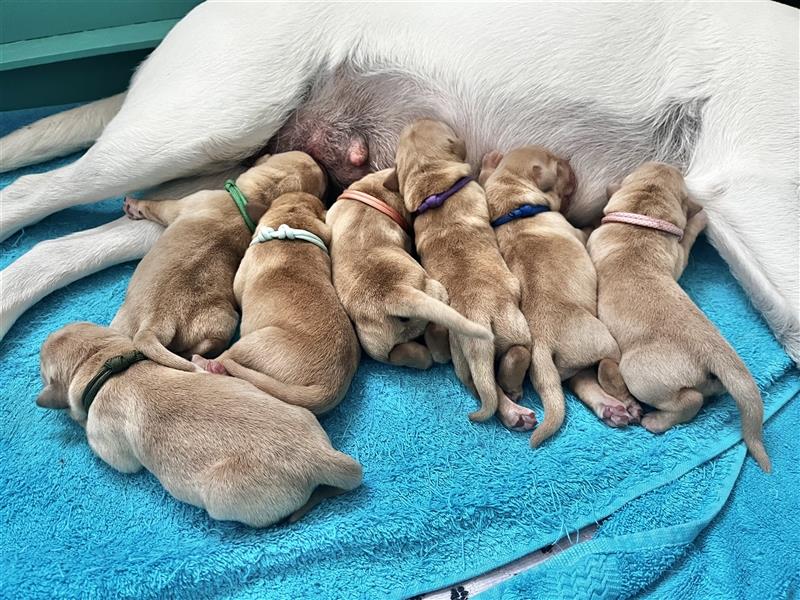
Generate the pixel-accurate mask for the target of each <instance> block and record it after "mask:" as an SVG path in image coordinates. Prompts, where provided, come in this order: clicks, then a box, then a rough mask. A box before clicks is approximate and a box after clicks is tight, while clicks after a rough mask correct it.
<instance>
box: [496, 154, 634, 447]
mask: <svg viewBox="0 0 800 600" xmlns="http://www.w3.org/2000/svg"><path fill="white" fill-rule="evenodd" d="M480 183H481V185H483V186H484V188H485V190H486V199H487V201H488V203H489V217H490V219H491V220H495V219H497V218H499V217H501V216H502V215H505V214H506V213H508V212H510V211H512V210H514V209H516V208H518V207H520V206H522V205H523V204H529V205H533V206H538V205H543V206H547V207H549V209H550V211H549V212H545V213H541V214H539V215H536V216H534V217H530V218H524V219H516V220H514V221H511V222H509V223H506V224H503V225H500V226H498V227H495V233H496V234H497V243H498V245H499V247H500V252H501V254H502V255H503V259H504V260H505V261H506V264H507V265H508V268H509V269H510V270H511V272H512V273H513V274H514V275H515V276H516V277H517V279H518V280H519V282H520V285H521V287H522V296H521V303H520V308H521V309H522V313H523V314H524V315H525V319H526V320H527V322H528V327H529V328H530V331H531V339H532V343H533V347H532V353H531V367H530V379H531V383H532V384H533V387H534V389H535V390H536V393H537V394H539V397H540V398H541V400H542V405H543V407H544V419H543V420H542V422H541V423H540V424H539V425H538V426H537V427H536V430H535V431H534V432H533V435H532V436H531V445H532V446H534V447H535V446H538V445H540V444H541V443H542V442H544V441H545V440H547V439H548V438H549V437H551V436H552V435H553V434H554V433H555V432H556V431H558V429H559V428H560V427H561V424H562V422H563V421H564V412H565V403H564V390H563V388H562V387H561V381H562V380H565V379H570V378H576V377H577V379H576V383H577V386H576V389H575V391H576V392H577V393H579V397H580V398H581V400H582V401H583V402H584V403H585V404H586V405H587V406H589V408H591V409H592V411H594V413H595V414H596V415H597V416H598V418H600V419H601V420H603V421H604V422H605V423H606V424H608V425H611V426H613V427H618V426H622V425H628V424H629V423H632V422H637V421H638V419H639V417H640V414H641V409H640V407H639V405H638V404H637V403H636V402H635V400H632V399H631V398H630V397H629V396H626V397H625V400H626V402H627V405H626V404H625V403H623V402H621V401H620V400H617V399H616V398H613V397H610V396H609V395H608V394H606V393H605V392H604V391H603V390H602V388H600V386H599V384H598V383H597V379H596V375H595V373H594V366H595V365H596V364H597V363H598V362H599V361H600V360H601V359H603V358H612V359H614V360H619V348H618V347H617V343H616V341H614V338H613V337H611V334H610V333H609V332H608V329H606V327H605V325H603V324H602V323H601V322H600V320H599V319H598V318H597V280H596V275H595V270H594V265H593V264H592V260H591V258H589V253H588V252H587V250H586V247H585V243H586V236H585V234H584V233H583V232H582V231H581V230H579V229H575V228H574V227H573V226H572V225H570V224H569V223H568V222H567V220H566V218H564V216H563V215H562V214H561V212H560V211H561V209H562V208H563V207H564V206H565V205H566V204H567V203H568V202H569V197H570V196H571V194H572V193H573V192H574V190H575V175H574V174H573V172H572V169H571V168H570V166H569V162H568V161H566V160H564V159H563V158H559V157H557V156H555V155H553V154H552V153H550V152H548V151H547V150H546V149H544V148H541V147H537V146H527V147H523V148H517V149H515V150H512V151H511V152H509V153H507V154H505V155H501V154H500V153H498V152H492V153H489V154H487V155H486V156H485V157H484V159H483V169H482V170H481V174H480ZM578 374H580V375H578Z"/></svg>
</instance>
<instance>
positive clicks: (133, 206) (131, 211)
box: [122, 196, 144, 221]
mask: <svg viewBox="0 0 800 600" xmlns="http://www.w3.org/2000/svg"><path fill="white" fill-rule="evenodd" d="M122 210H124V211H125V214H126V215H128V218H129V219H133V220H134V221H139V220H141V219H144V215H142V211H140V210H139V201H138V200H136V199H135V198H131V197H130V196H125V201H124V202H123V203H122Z"/></svg>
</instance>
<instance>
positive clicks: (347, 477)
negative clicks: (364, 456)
mask: <svg viewBox="0 0 800 600" xmlns="http://www.w3.org/2000/svg"><path fill="white" fill-rule="evenodd" d="M330 459H331V460H330V464H328V465H326V466H324V467H322V468H324V469H325V472H324V473H322V474H321V477H320V479H321V481H322V483H320V485H318V486H317V488H316V489H315V490H314V492H313V493H312V494H311V497H310V498H309V499H308V502H306V503H305V504H304V505H303V506H301V507H300V508H298V509H297V510H296V511H294V512H293V513H292V514H291V515H290V516H289V522H290V523H294V522H295V521H298V520H300V519H302V518H303V517H304V516H305V515H306V513H308V511H310V510H311V509H313V508H314V507H315V506H316V505H317V504H319V503H320V502H322V501H323V500H325V499H326V498H332V497H333V496H338V495H339V494H343V493H344V492H349V491H350V490H354V489H355V488H357V487H358V486H360V485H361V480H362V477H363V473H362V469H361V465H360V464H359V463H358V462H357V461H356V460H354V459H353V458H351V457H349V456H347V454H343V453H342V452H338V451H336V450H334V451H333V454H332V455H331V457H330Z"/></svg>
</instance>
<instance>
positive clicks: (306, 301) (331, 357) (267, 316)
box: [193, 192, 360, 414]
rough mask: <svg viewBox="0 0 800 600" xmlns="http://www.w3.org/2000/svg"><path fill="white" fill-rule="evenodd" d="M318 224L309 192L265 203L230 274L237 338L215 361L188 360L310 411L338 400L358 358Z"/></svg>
mask: <svg viewBox="0 0 800 600" xmlns="http://www.w3.org/2000/svg"><path fill="white" fill-rule="evenodd" d="M324 219H325V209H324V207H323V205H322V201H321V200H320V199H319V198H318V197H317V196H314V195H311V194H307V193H304V192H296V193H294V192H293V193H289V194H284V195H282V196H280V197H279V198H277V199H275V200H274V201H273V202H272V206H271V208H270V209H269V210H268V211H267V212H266V213H264V216H263V217H261V221H260V222H259V225H258V229H257V231H256V235H255V236H254V238H253V241H252V243H251V246H250V248H249V249H248V250H247V253H246V254H245V257H244V259H243V260H242V264H241V266H240V267H239V270H238V271H237V272H236V279H235V281H234V292H235V294H236V299H237V300H238V301H239V304H240V306H241V307H242V325H241V334H242V337H241V339H240V340H239V341H238V342H236V343H235V344H234V345H233V346H231V347H230V348H229V349H228V350H226V351H225V352H223V353H222V354H221V355H220V356H219V358H218V359H216V360H207V359H206V358H204V357H202V356H195V357H194V358H193V361H194V362H195V363H196V364H197V365H199V366H200V367H202V368H204V369H206V370H208V371H211V372H213V373H221V374H224V373H228V374H230V375H233V376H234V377H239V378H241V379H244V380H246V381H249V382H250V383H252V384H253V385H255V386H256V387H257V388H259V389H261V390H264V391H265V392H267V393H268V394H272V395H273V396H276V397H277V398H280V399H281V400H283V401H285V402H289V403H290V404H296V405H298V406H303V407H305V408H307V409H309V410H310V411H311V412H313V413H315V414H322V413H324V412H327V411H329V410H330V409H332V408H333V407H334V406H336V405H337V404H338V403H339V402H340V401H341V400H342V398H343V397H344V395H345V392H346V391H347V388H348V387H349V386H350V380H351V379H352V378H353V375H354V374H355V372H356V367H357V366H358V359H359V354H360V349H359V346H358V339H356V335H355V333H354V332H353V326H352V325H351V323H350V319H349V318H348V317H347V313H346V312H345V311H344V308H343V307H342V304H341V302H339V297H338V296H337V295H336V290H335V289H334V287H333V283H332V282H331V260H330V257H329V256H328V249H327V247H328V246H329V245H330V237H331V236H330V228H329V227H328V226H327V225H326V224H325V221H324Z"/></svg>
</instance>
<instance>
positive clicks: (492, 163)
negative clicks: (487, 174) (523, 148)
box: [481, 150, 503, 170]
mask: <svg viewBox="0 0 800 600" xmlns="http://www.w3.org/2000/svg"><path fill="white" fill-rule="evenodd" d="M501 160H503V153H502V152H499V151H498V150H492V151H491V152H487V153H486V154H484V155H483V160H482V161H481V170H483V169H496V168H497V165H499V164H500V161H501Z"/></svg>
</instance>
